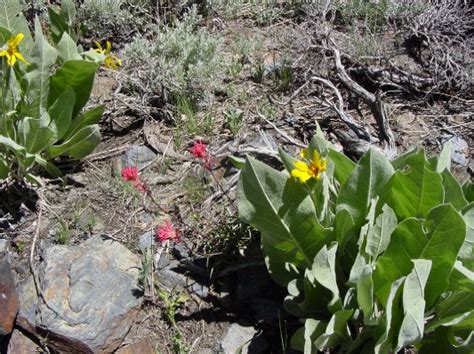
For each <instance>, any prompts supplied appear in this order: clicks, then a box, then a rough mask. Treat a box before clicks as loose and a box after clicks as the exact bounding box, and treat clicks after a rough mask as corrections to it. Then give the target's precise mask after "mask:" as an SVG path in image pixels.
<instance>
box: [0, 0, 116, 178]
mask: <svg viewBox="0 0 474 354" xmlns="http://www.w3.org/2000/svg"><path fill="white" fill-rule="evenodd" d="M5 3H6V4H5V5H6V6H5V7H4V9H5V11H4V12H2V13H1V14H0V65H1V82H0V86H1V88H0V94H1V97H0V104H1V112H0V179H4V178H7V177H11V178H15V179H19V180H21V179H27V180H29V181H31V182H36V183H41V180H40V179H39V177H38V167H41V168H43V169H44V170H45V171H46V172H47V173H49V174H50V175H51V176H60V175H61V171H60V170H59V169H58V168H57V167H56V166H55V165H54V160H55V159H56V158H57V157H59V156H67V157H70V158H74V159H81V158H83V157H85V156H87V155H88V154H90V153H91V152H92V151H93V150H94V149H95V147H96V146H97V144H98V143H99V141H100V132H99V126H98V122H99V120H100V118H101V116H102V113H103V111H104V107H102V106H98V107H93V108H89V109H87V110H84V107H85V106H86V104H87V102H88V101H89V97H90V93H91V90H92V86H93V82H94V77H95V75H96V73H97V70H98V68H99V66H100V64H103V65H104V66H105V67H107V68H111V69H117V68H118V67H119V66H120V65H121V61H120V59H119V58H118V57H117V56H116V55H115V54H114V53H112V52H111V44H110V43H107V44H106V48H105V49H102V48H101V47H100V48H99V50H97V49H96V50H94V49H90V50H88V51H83V50H82V48H81V47H79V46H77V45H76V42H75V40H74V39H73V38H74V37H75V36H74V33H73V31H72V30H71V29H70V28H69V27H68V24H70V23H71V21H73V19H74V14H75V9H74V6H73V4H72V2H71V1H70V0H64V1H63V2H62V8H61V11H59V12H56V11H54V10H51V9H48V10H50V11H48V13H49V20H50V23H49V27H48V29H49V31H50V33H48V35H45V34H44V33H43V29H42V26H41V24H40V22H39V20H38V19H35V21H34V31H33V33H30V31H29V27H28V23H27V21H26V19H25V17H24V15H23V13H22V12H21V6H20V4H19V2H18V0H5ZM12 18H15V19H16V20H15V21H11V19H12ZM61 21H62V22H61ZM48 38H50V39H51V41H50V40H48Z"/></svg>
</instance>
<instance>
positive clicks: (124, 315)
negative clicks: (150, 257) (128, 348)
mask: <svg viewBox="0 0 474 354" xmlns="http://www.w3.org/2000/svg"><path fill="white" fill-rule="evenodd" d="M42 259H43V261H42V263H40V265H39V268H38V279H39V285H38V286H39V288H40V290H41V293H42V294H43V297H44V301H38V299H37V297H36V293H35V291H34V290H35V288H34V284H33V281H32V279H30V280H29V281H28V282H26V283H25V284H23V285H22V287H21V290H20V299H21V304H22V307H21V310H20V315H19V317H21V318H22V319H23V318H25V320H26V321H27V323H29V324H30V325H31V326H30V327H28V326H24V325H23V324H20V325H21V327H22V328H24V329H26V330H30V328H41V329H45V330H46V331H47V333H48V346H50V347H51V348H53V349H55V350H56V351H58V352H64V350H65V348H74V352H75V353H92V352H93V353H111V352H113V351H114V350H115V349H117V347H118V346H119V345H120V343H122V341H123V338H125V336H126V335H127V333H128V331H129V330H130V328H131V326H132V324H133V322H134V321H135V319H136V315H137V313H138V311H139V308H140V305H141V297H140V296H141V293H140V291H139V290H138V288H137V284H138V272H139V268H140V259H139V258H138V257H137V256H135V255H134V254H133V253H131V252H130V251H129V250H128V249H127V248H125V247H124V246H123V245H121V244H120V243H118V242H115V241H113V240H108V239H103V238H101V237H98V236H96V237H92V238H90V239H88V240H87V241H85V242H84V243H82V244H81V245H78V246H77V245H75V246H62V245H55V246H52V247H49V248H47V249H46V250H44V252H43V255H42ZM46 304H47V305H46ZM22 323H23V321H22ZM25 327H26V328H25ZM66 352H68V351H67V350H66Z"/></svg>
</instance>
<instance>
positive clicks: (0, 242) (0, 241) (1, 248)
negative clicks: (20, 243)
mask: <svg viewBox="0 0 474 354" xmlns="http://www.w3.org/2000/svg"><path fill="white" fill-rule="evenodd" d="M7 245H8V240H6V239H4V238H0V253H3V252H6V250H7Z"/></svg>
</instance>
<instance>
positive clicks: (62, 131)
mask: <svg viewBox="0 0 474 354" xmlns="http://www.w3.org/2000/svg"><path fill="white" fill-rule="evenodd" d="M75 100H76V95H75V94H74V90H73V89H72V88H68V89H67V90H66V91H64V92H63V93H62V94H61V96H59V97H58V99H57V100H56V102H54V103H53V104H52V105H51V107H49V110H48V113H49V116H50V118H51V123H50V126H51V128H52V130H53V131H54V140H53V141H54V142H57V141H58V140H60V139H62V138H63V137H64V136H65V135H66V132H67V131H68V130H69V129H70V127H71V119H72V110H73V107H74V102H75Z"/></svg>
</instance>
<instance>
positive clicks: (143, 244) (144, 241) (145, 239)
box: [138, 231, 155, 254]
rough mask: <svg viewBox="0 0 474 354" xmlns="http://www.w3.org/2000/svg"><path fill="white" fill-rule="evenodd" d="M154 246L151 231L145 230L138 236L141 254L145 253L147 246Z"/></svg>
mask: <svg viewBox="0 0 474 354" xmlns="http://www.w3.org/2000/svg"><path fill="white" fill-rule="evenodd" d="M154 246H155V233H154V232H153V231H148V232H145V233H144V234H143V235H141V236H140V237H139V238H138V248H140V251H141V252H142V254H145V253H146V250H147V249H148V248H151V247H154Z"/></svg>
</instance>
